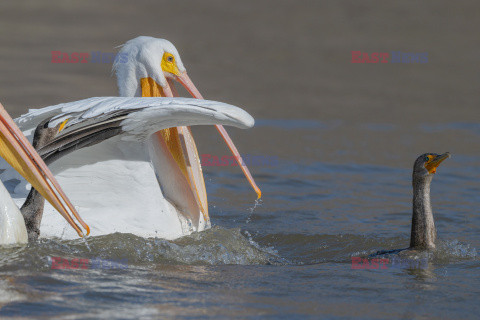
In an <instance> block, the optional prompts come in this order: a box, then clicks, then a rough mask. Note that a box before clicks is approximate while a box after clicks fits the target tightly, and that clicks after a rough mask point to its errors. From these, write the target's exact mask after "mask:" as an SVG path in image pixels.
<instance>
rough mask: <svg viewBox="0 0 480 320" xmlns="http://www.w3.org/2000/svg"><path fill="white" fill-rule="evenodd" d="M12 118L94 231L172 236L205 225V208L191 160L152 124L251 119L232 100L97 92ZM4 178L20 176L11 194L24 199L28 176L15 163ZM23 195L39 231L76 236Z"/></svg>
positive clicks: (243, 123) (242, 123)
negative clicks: (176, 152)
mask: <svg viewBox="0 0 480 320" xmlns="http://www.w3.org/2000/svg"><path fill="white" fill-rule="evenodd" d="M16 122H17V124H18V125H19V127H20V129H21V130H23V131H24V133H25V135H26V136H27V137H29V138H30V139H31V140H32V141H33V145H34V146H35V148H36V149H37V150H38V152H39V154H40V156H41V157H42V158H43V159H44V160H45V162H46V163H47V164H49V166H50V168H51V170H52V172H53V173H54V174H55V177H56V178H57V180H58V181H59V183H61V184H62V186H63V188H64V189H65V191H66V192H67V193H68V195H69V196H70V198H71V200H72V202H73V203H74V204H75V206H77V208H78V211H79V212H80V213H81V214H82V217H84V219H85V220H86V221H88V223H89V225H90V228H91V235H92V236H97V235H103V234H109V233H113V232H123V233H133V234H136V235H139V236H143V237H162V238H166V239H174V238H178V237H180V236H183V235H186V234H189V233H191V232H192V231H200V230H203V229H205V228H207V227H209V219H208V212H204V211H202V210H201V209H200V208H199V204H198V200H197V199H198V198H197V197H198V194H196V193H195V187H192V184H191V181H189V180H188V179H187V177H188V174H189V171H191V170H192V169H191V166H190V165H189V163H188V162H187V163H186V164H185V166H184V167H180V166H179V164H178V162H177V159H175V158H174V157H173V156H170V157H165V152H164V150H167V145H166V143H165V141H164V140H162V139H158V138H157V137H158V134H157V132H158V131H159V130H162V129H166V128H171V127H175V126H187V125H202V124H203V125H213V124H224V125H233V126H236V127H239V128H248V127H251V126H253V123H254V120H253V118H252V117H251V116H250V115H249V114H248V113H246V112H245V111H243V110H241V109H239V108H237V107H234V106H230V105H227V104H224V103H219V102H212V101H207V100H198V99H189V98H135V97H101V98H90V99H86V100H81V101H76V102H71V103H65V104H60V105H57V106H51V107H46V108H43V109H39V110H33V111H31V112H29V113H27V114H26V115H23V116H21V117H20V118H18V119H16ZM180 148H184V144H182V145H180ZM179 172H180V174H179ZM200 174H201V171H200ZM8 179H18V180H20V181H21V183H20V184H19V185H18V186H16V188H15V191H14V194H13V196H14V198H15V200H16V201H17V203H18V204H21V203H24V202H25V199H26V197H27V194H28V193H29V190H28V187H27V183H26V181H24V180H22V179H21V178H20V177H19V176H18V174H15V173H14V172H12V171H9V172H8V173H7V174H5V173H3V174H2V180H4V181H5V180H8ZM166 189H167V190H168V191H169V192H170V193H169V199H168V201H167V200H166V196H164V192H165V190H166ZM28 198H29V199H30V201H27V204H26V206H24V208H22V209H23V210H27V211H29V212H33V214H36V215H38V212H39V211H42V210H43V211H44V213H43V219H42V221H41V226H40V235H41V236H43V237H55V236H57V237H62V238H76V237H77V235H76V234H75V233H74V232H72V230H70V229H69V228H66V224H65V223H64V222H63V221H62V220H61V219H58V218H57V216H56V215H54V214H53V208H52V207H51V206H50V205H49V204H48V203H46V204H45V205H43V201H39V199H38V197H37V196H36V195H35V194H34V191H32V193H30V195H29V197H28Z"/></svg>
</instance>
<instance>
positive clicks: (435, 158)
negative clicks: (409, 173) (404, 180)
mask: <svg viewBox="0 0 480 320" xmlns="http://www.w3.org/2000/svg"><path fill="white" fill-rule="evenodd" d="M447 158H450V152H445V153H444V154H436V153H425V154H422V155H421V156H420V157H418V158H417V160H415V164H414V165H413V180H415V179H416V178H425V177H428V176H432V175H433V174H435V172H437V167H438V166H439V165H440V163H442V162H443V161H444V160H445V159H447Z"/></svg>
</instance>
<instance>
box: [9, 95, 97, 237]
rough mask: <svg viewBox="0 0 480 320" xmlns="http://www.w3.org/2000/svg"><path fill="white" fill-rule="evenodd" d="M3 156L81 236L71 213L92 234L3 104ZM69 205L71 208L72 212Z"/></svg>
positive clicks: (87, 232) (81, 233) (81, 232)
mask: <svg viewBox="0 0 480 320" xmlns="http://www.w3.org/2000/svg"><path fill="white" fill-rule="evenodd" d="M0 156H1V157H3V158H4V159H5V161H7V162H8V163H9V164H10V165H11V166H12V167H13V168H14V169H15V170H16V171H17V172H18V173H20V174H21V175H22V176H23V177H24V178H25V179H26V180H27V181H28V182H30V183H31V184H32V186H33V187H34V188H35V189H36V190H37V191H38V192H40V194H41V195H42V196H43V197H44V198H45V199H47V201H48V202H50V203H51V204H52V206H53V207H54V208H55V209H57V211H58V212H59V213H60V214H61V215H62V216H63V217H64V218H65V220H67V222H68V223H69V224H70V225H71V226H72V227H73V228H74V229H75V230H76V231H77V233H78V235H79V236H81V237H83V236H84V233H83V231H82V230H81V229H80V227H79V226H78V225H77V224H76V223H75V221H74V220H73V218H72V216H71V215H70V213H71V214H73V216H75V218H76V219H77V221H78V222H79V223H80V224H81V225H82V226H83V227H84V228H85V230H86V235H88V234H89V233H90V228H89V227H88V225H87V224H86V223H85V222H83V220H82V218H80V216H79V215H78V213H77V211H76V210H75V208H74V207H73V205H72V204H71V203H70V200H68V198H67V196H66V195H65V193H64V192H63V190H62V189H61V188H60V186H59V185H58V182H57V181H56V180H55V178H54V176H53V174H52V173H51V172H50V170H49V169H48V167H47V165H46V164H45V162H43V160H42V159H41V158H40V156H39V155H38V153H37V152H36V151H35V149H34V148H33V147H32V145H31V144H30V142H28V140H27V138H26V137H25V136H24V135H23V133H22V131H20V129H19V128H18V127H17V125H16V124H15V122H13V120H12V118H11V117H10V115H9V114H8V113H7V111H6V110H5V109H4V108H3V106H2V105H1V104H0ZM67 207H68V209H70V212H69V211H68V209H67Z"/></svg>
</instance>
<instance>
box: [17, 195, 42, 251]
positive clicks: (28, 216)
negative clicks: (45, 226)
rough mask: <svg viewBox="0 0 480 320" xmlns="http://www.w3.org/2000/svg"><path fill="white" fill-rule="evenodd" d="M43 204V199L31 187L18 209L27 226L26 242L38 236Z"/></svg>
mask: <svg viewBox="0 0 480 320" xmlns="http://www.w3.org/2000/svg"><path fill="white" fill-rule="evenodd" d="M44 205H45V199H44V198H43V197H42V195H41V194H40V193H39V192H38V191H37V190H35V189H34V188H33V187H32V189H31V190H30V193H29V194H28V197H27V199H26V200H25V202H24V203H23V205H22V208H21V209H20V212H21V213H22V215H23V219H24V220H25V226H26V227H27V234H28V242H32V241H36V240H37V239H38V237H39V236H40V223H41V222H42V216H43V207H44Z"/></svg>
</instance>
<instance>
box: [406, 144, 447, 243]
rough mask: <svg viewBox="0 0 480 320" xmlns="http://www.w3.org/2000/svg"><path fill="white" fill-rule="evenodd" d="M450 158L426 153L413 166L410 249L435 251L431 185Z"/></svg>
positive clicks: (444, 155) (445, 155)
mask: <svg viewBox="0 0 480 320" xmlns="http://www.w3.org/2000/svg"><path fill="white" fill-rule="evenodd" d="M449 157H450V153H449V152H446V153H444V154H436V153H425V154H422V155H421V156H420V157H418V158H417V160H415V163H414V165H413V175H412V185H413V215H412V232H411V237H410V247H411V248H413V249H435V240H436V237H437V231H436V229H435V222H434V219H433V212H432V205H431V203H430V183H431V182H432V179H433V175H434V174H435V173H436V172H437V168H438V166H439V165H440V164H441V163H442V162H443V161H444V160H446V159H448V158H449Z"/></svg>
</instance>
